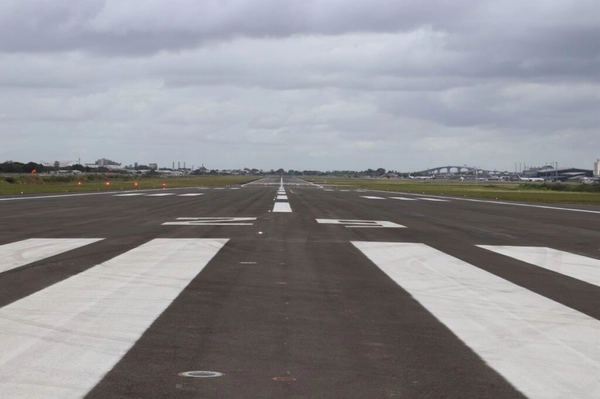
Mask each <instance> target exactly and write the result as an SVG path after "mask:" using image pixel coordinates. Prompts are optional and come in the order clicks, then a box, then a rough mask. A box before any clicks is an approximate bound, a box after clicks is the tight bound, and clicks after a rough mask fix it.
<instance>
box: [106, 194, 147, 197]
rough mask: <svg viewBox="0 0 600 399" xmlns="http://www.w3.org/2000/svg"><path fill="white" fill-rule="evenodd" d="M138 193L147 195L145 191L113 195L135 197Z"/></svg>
mask: <svg viewBox="0 0 600 399" xmlns="http://www.w3.org/2000/svg"><path fill="white" fill-rule="evenodd" d="M138 195H147V194H145V193H127V194H115V195H113V197H136V196H138Z"/></svg>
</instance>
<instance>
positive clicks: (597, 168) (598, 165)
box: [594, 159, 600, 176]
mask: <svg viewBox="0 0 600 399" xmlns="http://www.w3.org/2000/svg"><path fill="white" fill-rule="evenodd" d="M594 176H600V159H598V160H597V161H596V162H594Z"/></svg>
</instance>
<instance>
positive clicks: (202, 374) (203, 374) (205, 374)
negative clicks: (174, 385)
mask: <svg viewBox="0 0 600 399" xmlns="http://www.w3.org/2000/svg"><path fill="white" fill-rule="evenodd" d="M179 375H180V376H182V377H192V378H214V377H221V376H223V373H219V372H217V371H185V372H183V373H179Z"/></svg>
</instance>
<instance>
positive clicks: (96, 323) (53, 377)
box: [0, 239, 228, 399]
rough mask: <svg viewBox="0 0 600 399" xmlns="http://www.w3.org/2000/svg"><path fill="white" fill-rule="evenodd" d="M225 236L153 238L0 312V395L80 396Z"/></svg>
mask: <svg viewBox="0 0 600 399" xmlns="http://www.w3.org/2000/svg"><path fill="white" fill-rule="evenodd" d="M227 241H228V240H227V239H156V240H153V241H150V242H148V243H146V244H144V245H142V246H140V247H138V248H136V249H134V250H132V251H129V252H127V253H125V254H123V255H120V256H118V257H116V258H114V259H112V260H109V261H108V262H105V263H103V264H100V265H98V266H96V267H93V268H92V269H89V270H87V271H85V272H83V273H80V274H78V275H76V276H73V277H71V278H69V279H67V280H64V281H62V282H60V283H57V284H55V285H53V286H50V287H48V288H46V289H44V290H42V291H39V292H37V293H35V294H33V295H30V296H28V297H26V298H24V299H21V300H20V301H17V302H14V303H12V304H10V305H7V306H5V307H4V308H2V309H0V392H2V397H5V398H12V399H19V398H23V399H25V398H27V399H35V398H40V399H41V398H57V399H67V398H82V397H83V396H84V395H85V394H86V393H88V392H89V391H90V390H91V389H92V388H93V387H94V386H95V385H96V384H97V383H98V381H100V379H102V377H103V376H104V375H105V374H106V373H107V372H108V371H110V370H111V368H112V367H114V365H115V364H116V363H117V362H118V361H119V360H120V359H121V358H122V357H123V356H124V355H125V353H127V351H128V350H129V349H130V348H131V347H132V346H133V345H134V344H135V342H136V341H137V340H138V339H139V337H140V336H141V335H142V334H143V333H144V331H145V330H146V329H147V328H148V327H150V325H151V324H152V322H154V320H155V319H156V318H157V317H158V316H159V315H160V314H161V313H162V312H163V311H164V310H165V309H166V308H167V307H168V306H169V304H170V303H171V302H172V301H173V300H174V299H175V298H176V297H177V296H178V295H179V294H180V293H181V291H183V289H184V288H185V287H186V286H187V285H188V284H189V282H190V281H191V280H192V279H194V278H195V277H196V276H197V275H198V273H200V271H201V270H202V269H203V268H204V267H205V266H206V264H207V263H208V262H209V261H210V260H211V259H212V258H213V257H214V256H215V254H216V253H217V252H218V251H219V250H220V249H221V248H222V247H223V245H225V243H226V242H227Z"/></svg>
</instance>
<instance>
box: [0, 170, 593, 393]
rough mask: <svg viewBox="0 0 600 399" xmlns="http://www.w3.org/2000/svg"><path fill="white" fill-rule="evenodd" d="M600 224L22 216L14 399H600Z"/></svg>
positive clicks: (99, 208)
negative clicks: (570, 398) (449, 398)
mask: <svg viewBox="0 0 600 399" xmlns="http://www.w3.org/2000/svg"><path fill="white" fill-rule="evenodd" d="M599 222H600V208H599V207H571V206H545V205H543V204H516V203H502V202H498V201H484V200H477V201H471V200H467V199H464V198H451V197H442V196H428V195H415V194H404V193H391V192H389V193H387V192H372V191H364V190H333V189H329V188H327V187H322V186H319V185H315V184H312V183H309V182H306V181H304V180H301V179H297V178H291V177H284V178H282V179H280V178H265V179H261V180H258V181H256V182H253V183H250V184H246V185H244V186H239V187H231V188H229V187H228V188H225V189H209V188H185V189H166V190H149V191H131V192H110V193H101V194H98V193H93V194H90V195H81V194H77V195H51V196H38V197H35V198H33V197H16V198H2V201H0V227H1V229H0V287H1V289H0V392H2V395H4V396H6V397H10V398H82V397H86V398H153V397H156V398H158V397H160V398H169V397H170V398H199V397H201V398H429V397H436V398H438V397H452V398H455V397H456V398H458V397H460V398H564V397H576V398H598V397H600V306H599V305H600V240H599V239H600V223H599ZM186 372H196V373H191V374H184V373H186Z"/></svg>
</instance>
